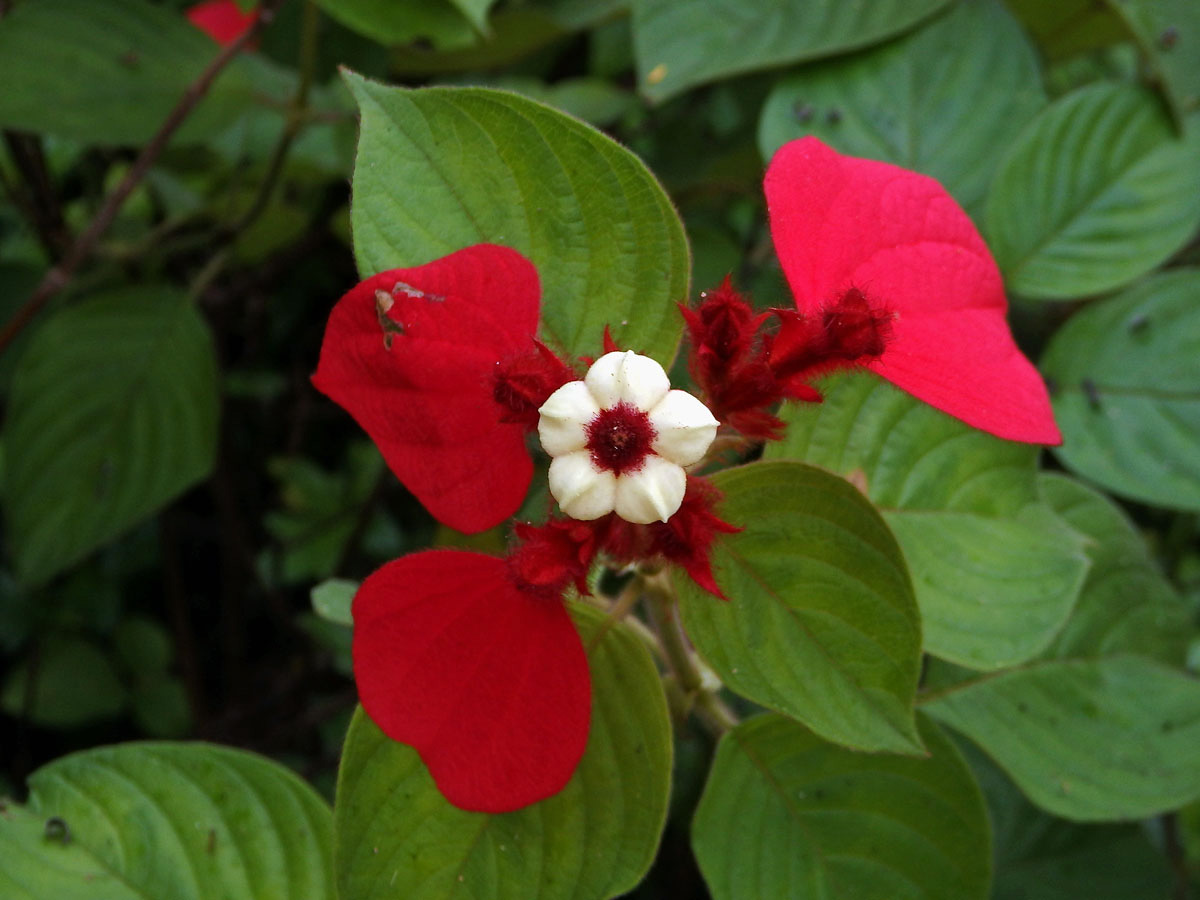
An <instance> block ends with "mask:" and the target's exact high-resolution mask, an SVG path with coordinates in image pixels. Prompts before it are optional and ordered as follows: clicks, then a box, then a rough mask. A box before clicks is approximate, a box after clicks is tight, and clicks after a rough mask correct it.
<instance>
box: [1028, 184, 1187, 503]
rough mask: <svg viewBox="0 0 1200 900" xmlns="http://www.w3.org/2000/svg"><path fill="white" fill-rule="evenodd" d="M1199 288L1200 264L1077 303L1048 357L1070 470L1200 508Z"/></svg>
mask: <svg viewBox="0 0 1200 900" xmlns="http://www.w3.org/2000/svg"><path fill="white" fill-rule="evenodd" d="M1193 168H1200V167H1196V166H1193ZM1197 291H1200V270H1197V269H1173V270H1171V271H1168V272H1161V273H1159V274H1157V275H1154V276H1152V277H1150V278H1147V279H1146V280H1145V281H1142V282H1140V283H1139V284H1137V285H1135V286H1134V287H1132V288H1129V289H1128V290H1126V291H1124V292H1123V293H1121V294H1120V295H1118V296H1116V297H1111V298H1108V299H1106V300H1102V301H1099V302H1096V303H1093V304H1091V305H1089V306H1088V307H1087V308H1085V309H1083V310H1081V311H1080V312H1079V314H1078V315H1076V316H1074V317H1073V318H1072V319H1071V320H1070V321H1069V322H1067V324H1066V325H1065V326H1063V328H1061V329H1060V330H1059V331H1058V333H1056V334H1055V335H1054V338H1053V339H1052V340H1051V342H1050V346H1049V348H1048V349H1047V351H1046V355H1045V357H1044V358H1043V360H1042V365H1043V367H1044V368H1045V370H1046V373H1047V375H1049V376H1050V377H1051V378H1052V379H1053V380H1054V381H1055V383H1056V384H1057V391H1056V392H1055V394H1054V397H1053V401H1054V412H1055V415H1056V416H1057V418H1058V421H1059V424H1060V425H1061V426H1062V429H1063V434H1064V435H1065V436H1066V440H1065V441H1064V444H1063V446H1062V447H1061V448H1056V450H1055V453H1056V454H1057V455H1058V457H1059V458H1060V459H1061V460H1062V461H1063V463H1064V464H1065V465H1066V466H1067V468H1069V469H1071V470H1073V471H1074V472H1076V473H1078V474H1080V475H1082V476H1084V477H1085V478H1088V479H1091V480H1092V481H1096V482H1098V483H1099V484H1101V485H1103V486H1104V487H1106V488H1108V489H1109V490H1111V491H1114V492H1116V493H1118V494H1123V495H1125V496H1127V497H1132V498H1133V499H1135V500H1141V501H1144V502H1146V503H1152V504H1155V505H1157V506H1166V507H1168V508H1170V509H1189V510H1200V469H1198V468H1197V467H1196V466H1194V465H1186V464H1183V460H1195V459H1196V458H1197V455H1198V454H1200V306H1197V304H1196V295H1197Z"/></svg>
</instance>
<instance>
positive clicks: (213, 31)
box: [187, 0, 258, 47]
mask: <svg viewBox="0 0 1200 900" xmlns="http://www.w3.org/2000/svg"><path fill="white" fill-rule="evenodd" d="M187 18H188V21H189V22H191V23H192V24H193V25H195V26H196V27H197V28H199V29H200V30H201V31H203V32H204V33H205V34H207V35H208V36H209V37H211V38H212V39H213V40H214V41H216V42H217V43H218V44H220V45H221V46H222V47H226V46H228V45H229V44H232V43H233V42H234V41H236V40H237V39H238V38H240V37H241V36H242V35H243V34H244V33H245V32H246V30H247V29H248V28H250V26H251V25H253V24H254V22H255V20H256V19H258V9H257V8H254V9H251V10H249V11H247V12H242V10H241V9H240V8H239V7H238V5H237V4H236V3H234V2H233V0H205V2H204V3H197V4H196V5H195V6H190V7H188V10H187Z"/></svg>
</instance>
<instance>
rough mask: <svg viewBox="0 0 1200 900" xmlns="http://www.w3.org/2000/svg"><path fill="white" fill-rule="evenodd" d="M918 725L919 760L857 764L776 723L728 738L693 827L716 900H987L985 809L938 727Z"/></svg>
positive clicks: (747, 726)
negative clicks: (924, 753)
mask: <svg viewBox="0 0 1200 900" xmlns="http://www.w3.org/2000/svg"><path fill="white" fill-rule="evenodd" d="M918 724H919V726H920V733H921V740H922V742H923V743H924V744H925V746H926V748H928V750H929V755H928V756H927V757H926V758H924V759H913V758H911V757H903V756H891V755H887V754H863V753H853V752H851V751H848V750H845V749H844V748H842V747H837V746H834V745H832V744H828V743H826V742H825V741H823V740H821V739H820V738H818V737H816V736H815V735H813V734H812V733H811V732H809V731H807V730H806V729H805V728H803V727H802V726H800V725H798V724H797V723H795V722H792V721H790V720H788V719H785V718H784V717H783V716H779V715H774V714H768V715H764V716H758V717H756V718H754V719H750V720H749V721H747V722H743V723H742V724H741V725H739V726H738V727H737V728H735V729H734V730H733V731H731V732H730V733H729V734H727V735H726V736H725V737H724V738H722V740H721V744H720V746H719V748H718V749H717V757H716V761H715V762H714V763H713V768H712V773H711V775H710V776H709V780H708V786H707V787H706V788H705V790H704V796H703V798H702V799H701V801H700V806H699V808H698V809H697V810H696V819H695V822H694V823H693V826H692V844H693V847H694V848H695V851H696V859H697V861H698V862H699V863H700V869H701V871H702V872H703V873H704V880H705V881H706V882H707V884H708V887H709V889H710V890H711V891H712V894H713V897H714V898H715V900H752V898H761V900H778V898H783V897H786V898H788V900H809V898H811V900H823V898H829V897H854V898H855V900H895V898H899V897H905V898H914V900H916V898H920V900H984V898H986V897H987V896H988V882H989V880H990V876H991V863H992V860H991V842H990V828H989V826H988V819H987V811H986V809H985V808H984V805H983V797H982V796H981V795H980V793H979V788H978V786H977V785H976V784H975V779H974V778H973V777H972V775H971V771H970V770H969V769H968V768H967V766H966V763H964V762H963V759H962V757H961V756H959V754H958V751H957V750H955V748H954V745H953V744H952V743H951V742H950V741H949V740H948V739H947V738H946V737H945V735H943V734H942V733H941V731H940V730H939V729H938V727H937V726H936V725H934V724H933V723H932V722H930V721H928V720H927V719H924V718H919V719H918Z"/></svg>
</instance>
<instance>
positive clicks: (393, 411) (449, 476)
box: [313, 244, 541, 532]
mask: <svg viewBox="0 0 1200 900" xmlns="http://www.w3.org/2000/svg"><path fill="white" fill-rule="evenodd" d="M398 286H399V287H398ZM377 291H383V292H384V293H385V294H386V295H387V297H390V298H391V303H392V305H391V307H390V308H389V309H387V310H386V311H382V310H381V308H380V306H379V304H378V301H377V299H376V292H377ZM540 295H541V289H540V287H539V284H538V277H537V270H536V269H535V268H534V267H533V264H532V263H531V262H529V260H527V259H525V257H523V256H522V255H521V254H519V253H517V252H516V251H515V250H511V249H509V248H508V247H500V246H496V245H494V244H479V245H476V246H473V247H468V248H466V249H465V250H460V251H458V252H457V253H452V254H451V255H449V256H445V257H442V258H441V259H438V260H435V261H433V262H431V263H428V264H426V265H424V266H418V267H417V268H414V269H392V270H391V271H388V272H381V273H380V274H378V275H375V276H373V277H371V278H368V279H367V280H366V281H364V282H362V283H360V284H359V285H357V286H356V287H355V288H353V289H352V290H351V291H350V292H349V293H348V294H346V295H345V296H344V297H342V299H341V300H339V301H338V302H337V305H336V306H335V307H334V308H333V312H332V313H331V314H330V316H329V324H328V325H327V326H326V329H325V340H324V343H322V345H321V357H320V360H319V362H318V364H317V371H316V374H315V375H314V376H313V384H314V385H316V387H317V389H318V390H320V391H322V392H323V393H324V394H326V395H328V396H329V397H330V398H331V399H333V400H334V401H336V402H337V403H338V404H339V405H341V406H342V407H343V408H344V409H345V410H346V411H347V412H349V413H350V414H351V415H352V416H354V418H355V419H356V420H357V421H358V423H359V425H361V426H362V427H363V429H364V430H365V431H366V432H367V434H369V435H370V436H371V439H372V440H373V441H374V442H375V444H376V445H377V446H378V447H379V450H380V452H382V453H383V457H384V459H385V460H386V461H387V464H388V466H389V467H390V468H391V470H392V471H393V472H394V473H395V474H396V477H397V478H399V479H400V480H401V481H402V482H403V483H404V485H405V486H406V487H407V488H408V489H409V490H410V491H412V492H413V494H415V495H416V497H417V499H418V500H420V501H421V503H423V504H424V505H425V508H426V509H428V510H429V512H430V513H432V514H433V515H434V516H435V517H436V518H437V519H438V520H439V521H441V522H444V523H445V524H447V525H449V526H450V527H452V528H457V529H458V530H459V531H465V532H476V531H482V530H484V529H485V528H491V527H492V526H494V525H498V524H499V523H500V522H503V521H504V520H505V519H507V518H508V517H509V516H511V515H512V514H513V513H514V512H516V510H517V507H518V506H520V505H521V501H522V500H523V499H524V497H525V492H526V491H527V490H528V488H529V482H530V479H531V478H532V477H533V462H532V460H531V459H530V456H529V452H528V450H527V449H526V447H525V429H524V428H523V427H522V426H521V425H519V424H511V423H503V422H501V421H500V419H501V415H502V413H503V410H502V409H501V408H500V407H499V405H498V404H497V403H496V401H495V400H494V399H493V391H494V389H495V378H496V370H497V366H498V365H499V363H500V362H501V361H502V360H504V359H507V358H509V357H512V356H516V355H518V354H521V353H524V352H528V351H529V350H530V349H532V348H533V346H534V344H533V338H534V336H535V335H536V333H537V325H538V307H539V301H540ZM384 318H386V322H385V321H383V319H384ZM389 323H390V324H389ZM385 328H386V329H387V330H386V331H385Z"/></svg>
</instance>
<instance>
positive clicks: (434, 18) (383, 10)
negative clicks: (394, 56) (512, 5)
mask: <svg viewBox="0 0 1200 900" xmlns="http://www.w3.org/2000/svg"><path fill="white" fill-rule="evenodd" d="M316 3H317V5H318V6H320V7H321V9H323V10H324V11H325V12H326V13H328V14H329V16H330V17H331V18H334V19H336V20H337V21H339V22H341V23H342V24H343V25H345V26H346V27H347V28H349V29H351V30H353V31H357V32H358V33H359V34H361V35H364V36H366V37H369V38H370V39H371V40H373V41H378V42H379V43H381V44H407V43H410V42H412V41H416V40H426V41H429V42H430V43H431V44H433V46H434V47H436V48H438V49H441V50H448V49H459V48H462V47H468V46H470V45H471V44H473V43H474V42H475V40H476V32H475V29H474V28H472V27H471V22H470V20H469V19H468V18H467V16H466V15H464V13H465V12H466V10H464V9H463V7H464V6H466V7H472V6H480V5H486V4H481V3H480V0H316Z"/></svg>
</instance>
